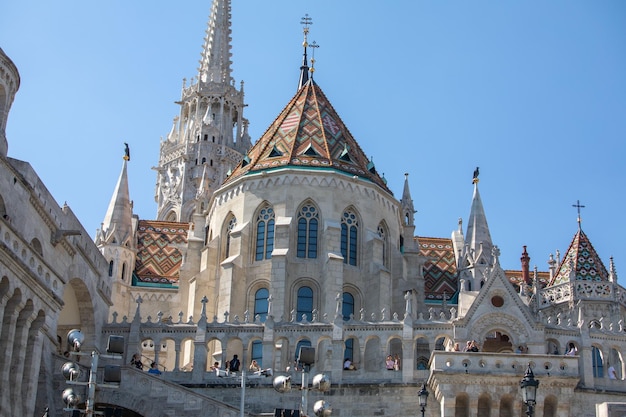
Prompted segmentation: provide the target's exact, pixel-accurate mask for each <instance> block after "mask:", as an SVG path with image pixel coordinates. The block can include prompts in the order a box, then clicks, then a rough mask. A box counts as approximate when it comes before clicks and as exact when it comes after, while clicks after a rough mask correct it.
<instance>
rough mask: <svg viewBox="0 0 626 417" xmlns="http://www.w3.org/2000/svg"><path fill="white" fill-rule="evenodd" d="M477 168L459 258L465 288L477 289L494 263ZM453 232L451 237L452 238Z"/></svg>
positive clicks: (492, 247)
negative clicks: (465, 231) (470, 206)
mask: <svg viewBox="0 0 626 417" xmlns="http://www.w3.org/2000/svg"><path fill="white" fill-rule="evenodd" d="M478 182H479V180H478V168H476V170H475V171H474V179H473V181H472V183H473V184H474V195H473V196H472V208H471V210H470V216H469V220H468V222H467V233H466V234H465V242H464V248H463V250H462V253H461V259H460V260H459V263H458V265H459V268H460V270H461V273H460V278H461V279H463V280H464V281H465V282H466V283H467V284H466V288H464V289H467V290H474V291H476V290H479V289H480V286H481V285H482V284H483V282H484V279H485V272H486V270H487V268H489V267H490V266H492V265H493V264H494V261H496V260H497V259H495V257H494V246H493V242H492V241H491V234H490V233H489V226H488V225H487V216H486V215H485V210H484V208H483V203H482V200H481V198H480V192H479V191H478ZM454 236H455V235H454V234H453V238H454ZM457 236H458V234H457Z"/></svg>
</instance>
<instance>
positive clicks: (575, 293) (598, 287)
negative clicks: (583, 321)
mask: <svg viewBox="0 0 626 417" xmlns="http://www.w3.org/2000/svg"><path fill="white" fill-rule="evenodd" d="M539 297H540V298H539V299H540V308H545V307H549V306H551V305H554V304H561V303H564V302H568V301H571V300H572V299H576V300H601V301H612V300H615V301H617V302H618V303H620V304H621V305H622V306H624V307H626V289H624V288H622V287H620V286H619V285H618V284H616V283H613V282H607V281H587V280H577V281H574V282H564V283H563V284H559V285H555V286H553V287H548V288H544V289H543V290H541V291H540V294H539Z"/></svg>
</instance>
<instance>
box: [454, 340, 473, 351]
mask: <svg viewBox="0 0 626 417" xmlns="http://www.w3.org/2000/svg"><path fill="white" fill-rule="evenodd" d="M452 351H453V352H460V351H461V346H460V345H459V344H458V343H455V344H454V347H453V348H452ZM478 351H480V349H478V343H476V341H475V340H468V341H467V343H466V344H465V347H464V348H463V352H478Z"/></svg>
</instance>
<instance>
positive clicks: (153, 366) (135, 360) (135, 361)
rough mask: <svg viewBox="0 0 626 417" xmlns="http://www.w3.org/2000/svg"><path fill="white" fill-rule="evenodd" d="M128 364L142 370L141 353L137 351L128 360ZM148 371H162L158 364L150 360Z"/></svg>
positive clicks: (154, 372) (152, 372) (156, 372)
mask: <svg viewBox="0 0 626 417" xmlns="http://www.w3.org/2000/svg"><path fill="white" fill-rule="evenodd" d="M130 364H131V365H132V366H134V367H135V368H137V369H139V370H140V371H143V362H142V361H141V355H140V354H139V353H135V354H134V355H133V357H132V358H131V360H130ZM148 373H149V374H152V375H161V374H162V373H163V372H161V370H160V369H159V365H158V364H157V363H156V362H154V361H152V363H150V368H149V369H148Z"/></svg>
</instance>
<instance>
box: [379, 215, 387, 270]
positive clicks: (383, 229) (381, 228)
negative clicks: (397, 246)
mask: <svg viewBox="0 0 626 417" xmlns="http://www.w3.org/2000/svg"><path fill="white" fill-rule="evenodd" d="M378 237H379V238H380V240H382V243H383V265H385V266H388V263H389V253H388V252H389V236H388V233H387V228H386V227H385V225H384V224H383V223H381V224H379V225H378Z"/></svg>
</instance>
